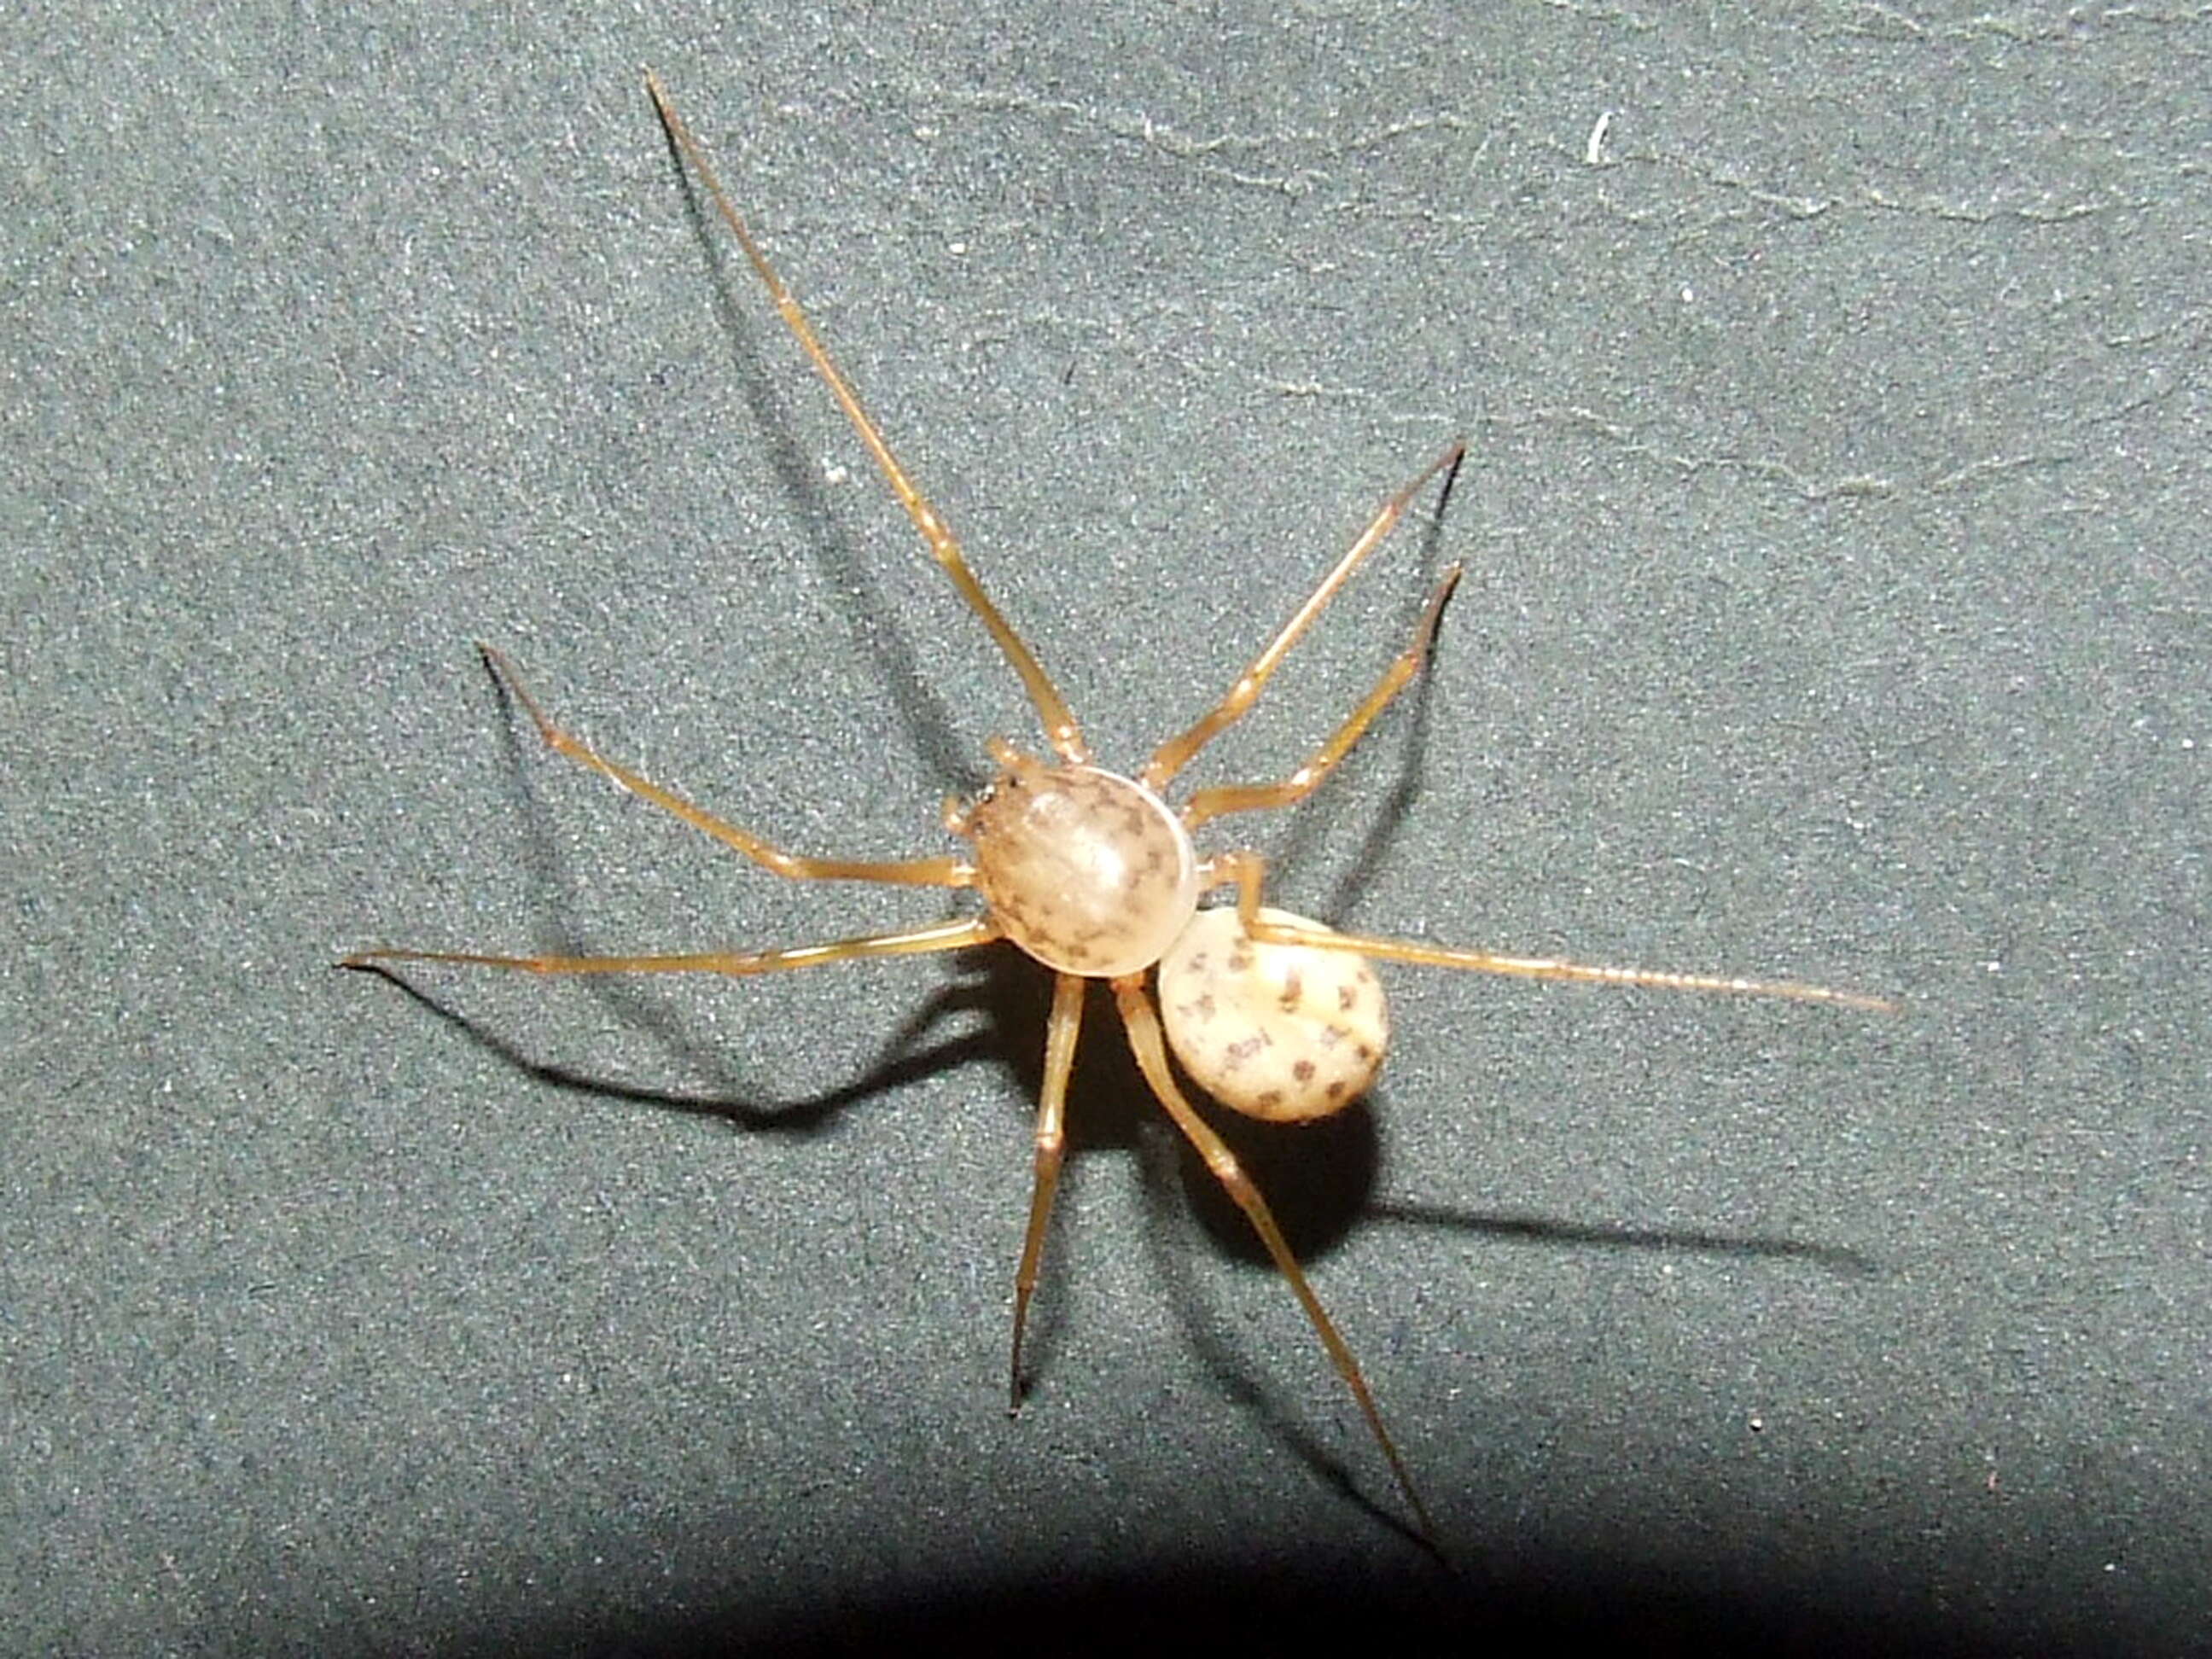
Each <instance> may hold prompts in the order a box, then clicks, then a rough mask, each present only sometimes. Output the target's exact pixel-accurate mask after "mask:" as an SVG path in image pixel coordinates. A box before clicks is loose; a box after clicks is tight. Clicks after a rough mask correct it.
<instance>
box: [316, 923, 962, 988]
mask: <svg viewBox="0 0 2212 1659" xmlns="http://www.w3.org/2000/svg"><path fill="white" fill-rule="evenodd" d="M998 936H999V928H998V924H997V923H996V922H994V921H992V920H991V919H990V918H989V917H988V916H958V917H955V918H954V919H953V920H951V921H938V922H931V923H929V924H928V925H927V926H926V927H902V928H900V929H899V930H898V931H897V932H896V933H870V934H866V935H865V936H863V937H861V938H859V939H836V940H833V941H831V942H830V943H829V944H827V945H785V946H782V947H781V948H779V949H776V950H772V951H698V952H695V953H692V954H690V955H684V956H647V957H557V956H556V957H489V956H479V955H477V953H476V952H475V951H393V950H375V951H355V952H354V953H353V955H351V956H349V957H346V958H345V959H344V960H343V961H342V962H340V963H338V966H339V967H341V968H359V969H366V970H368V971H369V972H371V973H381V972H383V971H385V964H386V963H396V962H444V963H457V964H459V965H460V966H462V967H465V968H511V969H517V970H518V971H520V972H522V973H526V974H730V975H747V974H775V973H782V972H786V971H787V970H789V969H794V968H819V967H821V966H822V965H823V963H831V962H850V961H853V960H855V959H857V958H859V957H918V956H926V955H928V954H929V953H930V952H932V951H960V950H965V949H966V948H967V947H968V946H969V945H986V944H988V943H989V942H990V941H991V940H993V939H996V938H998Z"/></svg>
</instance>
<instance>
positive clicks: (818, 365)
mask: <svg viewBox="0 0 2212 1659" xmlns="http://www.w3.org/2000/svg"><path fill="white" fill-rule="evenodd" d="M645 87H646V90H647V92H649V93H651V94H653V106H654V107H655V108H657V109H658V110H659V112H660V124H661V125H662V126H663V127H665V129H666V130H667V132H668V137H669V139H670V141H671V143H674V144H675V146H676V148H677V149H678V152H679V153H680V154H681V155H683V157H684V160H685V161H689V162H690V165H691V170H692V171H693V172H694V173H697V174H698V175H699V179H700V182H701V183H702V184H703V185H706V186H707V194H708V196H709V197H712V198H713V199H714V208H715V210H716V211H717V212H718V213H720V215H721V216H722V222H723V223H725V224H726V225H727V226H729V228H730V230H731V233H732V234H733V235H735V236H736V237H737V239H738V246H739V247H741V248H743V249H744V253H745V258H747V259H749V260H750V261H751V263H752V267H753V269H754V270H756V271H757V272H758V273H759V274H760V279H761V281H762V282H763V283H764V284H766V286H767V288H768V292H769V298H770V299H771V300H773V301H775V309H776V313H777V315H779V316H781V318H782V319H783V320H784V322H785V324H786V325H787V326H788V327H789V328H790V330H791V331H792V333H793V335H794V336H795V337H797V338H798V341H799V346H800V348H801V349H803V350H804V351H805V353H806V356H807V359H808V361H809V362H811V363H812V364H813V365H814V369H815V372H816V373H817V374H819V375H821V377H822V379H823V383H824V384H826V385H827V386H829V394H830V396H832V397H834V398H836V400H837V404H838V406H839V407H840V408H841V409H842V410H844V411H845V418H846V419H847V420H848V421H850V422H852V423H853V430H854V432H856V433H858V434H859V435H860V441H861V443H862V444H863V445H865V446H866V448H867V451H868V453H869V454H870V455H872V456H873V457H874V458H875V462H876V468H877V471H880V472H881V473H882V474H883V475H884V482H885V483H889V484H890V487H891V493H892V494H893V495H896V496H897V497H898V499H899V505H900V506H901V507H904V508H905V509H906V513H907V516H908V518H910V519H912V520H914V526H915V529H917V530H919V531H920V532H921V538H922V539H923V540H924V541H926V542H927V543H928V544H929V550H930V552H931V553H932V554H933V556H935V557H936V560H937V562H938V563H939V565H941V566H943V567H944V569H945V574H946V575H948V576H950V577H951V579H952V585H953V586H955V587H957V588H958V589H959V590H960V595H961V597H962V598H963V599H966V600H967V601H968V605H969V609H970V610H972V611H975V614H976V615H977V616H978V617H981V618H982V621H983V626H984V627H986V628H987V629H990V630H991V637H992V638H993V639H994V640H996V641H998V643H999V650H1000V654H1002V655H1003V656H1004V657H1005V658H1006V660H1007V662H1008V663H1010V664H1011V665H1012V666H1013V670H1014V672H1015V673H1017V674H1018V675H1020V676H1021V678H1022V684H1024V686H1026V687H1027V688H1028V690H1029V694H1030V702H1032V703H1034V704H1035V705H1036V711H1037V716H1038V718H1039V719H1041V720H1042V721H1043V722H1044V729H1045V735H1046V737H1047V738H1048V740H1049V741H1050V742H1051V744H1052V746H1053V748H1054V750H1055V751H1057V752H1058V754H1059V755H1060V757H1061V758H1062V759H1063V760H1065V761H1066V762H1068V763H1069V764H1071V765H1078V766H1079V765H1081V764H1083V763H1085V762H1087V761H1088V760H1089V759H1090V758H1091V750H1090V749H1089V747H1088V745H1086V744H1085V743H1084V741H1083V733H1082V731H1081V729H1080V728H1079V727H1078V726H1077V725H1076V723H1075V715H1074V714H1073V711H1072V710H1070V709H1069V708H1068V706H1067V700H1066V698H1065V697H1063V696H1060V690H1059V688H1058V687H1056V686H1054V684H1053V683H1052V678H1051V677H1050V676H1049V675H1048V674H1047V673H1046V672H1045V671H1044V669H1043V666H1042V665H1041V664H1039V663H1038V661H1037V659H1036V655H1035V654H1034V653H1031V651H1030V648H1029V647H1028V646H1027V645H1025V644H1024V643H1023V641H1022V638H1021V635H1018V634H1017V633H1015V632H1014V629H1013V625H1012V623H1009V622H1007V620H1006V618H1005V617H1003V616H1001V615H1000V613H999V608H998V606H996V605H993V604H992V603H991V600H990V597H989V596H988V595H987V594H986V593H985V592H983V588H982V585H981V583H980V582H978V581H977V580H975V573H974V572H973V571H971V570H970V569H969V568H968V560H967V557H966V556H965V555H963V553H962V552H961V550H960V544H959V542H958V541H957V540H956V539H954V538H953V534H952V532H951V530H950V529H948V528H947V527H946V526H945V520H943V519H941V518H939V516H938V513H937V509H936V508H935V507H932V506H931V505H930V504H929V501H928V500H927V498H926V497H925V496H924V495H922V493H921V490H919V489H916V488H915V485H914V483H913V481H912V480H911V479H909V478H908V477H907V474H906V469H905V468H904V467H902V466H901V465H899V463H898V458H897V457H896V455H894V454H892V453H891V447H890V444H889V443H887V442H885V441H884V435H883V433H882V432H881V431H880V430H879V429H878V428H877V425H876V422H875V420H874V418H873V417H872V416H870V415H869V413H868V411H867V409H866V405H864V404H862V403H861V402H860V394H859V393H858V392H854V390H853V387H852V384H851V382H850V381H848V380H846V378H845V376H844V373H843V371H842V370H841V369H840V368H838V367H837V365H836V362H835V361H834V360H832V358H831V357H830V356H829V348H828V347H826V346H824V345H823V343H822V342H821V339H820V338H819V337H817V335H816V334H815V332H814V326H813V325H812V324H811V323H809V322H808V321H807V320H806V313H805V312H804V311H803V310H801V309H800V308H799V301H798V300H797V299H795V298H794V297H793V295H792V292H791V290H790V289H787V288H786V287H785V286H784V283H783V278H782V277H781V276H778V275H776V271H775V266H773V265H771V264H769V262H768V256H767V255H766V254H764V253H763V252H761V250H760V246H759V245H758V244H757V243H756V242H755V241H754V240H753V239H752V233H751V232H750V231H748V230H747V229H746V228H745V223H744V220H743V219H740V218H739V217H738V210H737V209H736V208H735V207H733V206H732V205H731V203H730V198H729V196H728V194H727V193H726V191H724V190H723V189H722V183H721V180H720V179H718V178H716V177H715V175H714V167H713V166H712V165H711V164H710V163H709V162H708V160H707V152H706V150H705V149H704V148H702V146H701V144H700V143H699V142H698V140H697V139H696V138H694V137H692V136H691V130H690V128H689V127H687V126H685V125H684V118H683V117H681V116H679V115H678V114H677V112H676V106H675V103H674V102H673V100H671V99H670V97H669V95H668V92H667V89H666V88H664V87H663V86H662V85H661V84H660V81H659V76H655V75H654V74H653V72H652V71H651V70H647V71H646V76H645Z"/></svg>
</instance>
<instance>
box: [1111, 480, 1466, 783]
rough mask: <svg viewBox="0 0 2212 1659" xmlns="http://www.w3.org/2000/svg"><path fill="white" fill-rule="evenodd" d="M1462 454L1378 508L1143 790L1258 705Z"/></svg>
mask: <svg viewBox="0 0 2212 1659" xmlns="http://www.w3.org/2000/svg"><path fill="white" fill-rule="evenodd" d="M1466 453H1467V445H1466V443H1465V442H1464V441H1462V442H1458V443H1455V444H1453V445H1452V447H1450V448H1449V449H1447V450H1445V451H1444V453H1443V454H1441V455H1439V456H1437V458H1436V459H1434V460H1433V461H1431V462H1430V463H1429V464H1428V465H1426V466H1425V467H1423V468H1422V469H1421V470H1420V471H1419V473H1418V474H1416V475H1415V477H1414V478H1413V482H1412V483H1408V484H1407V486H1406V487H1405V488H1404V489H1401V490H1400V491H1399V492H1398V493H1397V494H1396V495H1393V496H1392V497H1391V498H1390V499H1389V501H1385V502H1383V510H1382V511H1381V512H1380V513H1376V515H1375V519H1374V521H1373V522H1372V523H1371V524H1370V525H1369V526H1367V528H1366V530H1365V531H1364V532H1362V534H1361V535H1360V538H1359V539H1358V541H1356V542H1354V543H1352V550H1351V551H1350V552H1348V553H1346V555H1345V556H1343V557H1342V558H1341V559H1339V560H1338V561H1337V562H1336V568H1335V569H1334V570H1332V571H1330V572H1329V573H1328V575H1326V576H1324V577H1322V583H1321V586H1319V587H1316V589H1314V591H1313V593H1312V595H1311V597H1310V598H1309V599H1307V600H1306V602H1305V603H1304V605H1300V606H1299V607H1298V611H1297V615H1296V616H1294V617H1291V619H1290V621H1289V622H1288V623H1285V624H1284V627H1283V631H1282V632H1281V633H1279V634H1278V635H1275V637H1274V638H1273V640H1271V641H1268V644H1267V649H1266V650H1264V651H1262V652H1261V653H1260V654H1259V655H1258V656H1256V657H1255V658H1253V659H1252V661H1251V665H1250V666H1249V667H1247V668H1246V669H1245V671H1243V673H1242V674H1239V675H1238V676H1237V683H1236V684H1234V685H1232V686H1231V687H1230V688H1229V695H1228V696H1225V697H1224V698H1222V700H1221V701H1220V702H1218V703H1216V704H1215V705H1214V706H1213V707H1212V708H1210V709H1208V710H1207V711H1206V713H1205V714H1203V715H1201V716H1200V718H1199V720H1198V721H1197V723H1196V724H1195V725H1194V726H1191V728H1190V729H1189V730H1188V731H1187V732H1183V733H1182V735H1180V736H1179V737H1174V738H1169V739H1168V740H1167V741H1166V742H1165V743H1164V744H1161V745H1160V746H1159V748H1158V750H1156V751H1155V752H1154V753H1153V756H1152V759H1151V760H1149V761H1147V762H1146V763H1145V769H1144V770H1143V771H1142V772H1141V773H1139V778H1140V779H1141V780H1142V781H1143V782H1144V785H1145V787H1146V788H1148V789H1152V790H1154V791H1158V790H1159V789H1161V788H1164V787H1166V785H1167V783H1168V781H1169V780H1170V779H1171V778H1173V777H1174V776H1175V775H1176V773H1178V772H1180V771H1182V769H1183V768H1184V767H1186V766H1188V765H1189V764H1190V762H1191V757H1193V756H1194V755H1196V754H1197V753H1198V751H1199V750H1201V749H1203V748H1205V747H1206V744H1209V743H1212V741H1213V740H1214V738H1218V737H1219V736H1220V735H1221V733H1222V732H1225V731H1227V730H1228V729H1229V728H1230V727H1231V726H1234V725H1235V724H1236V723H1237V721H1238V720H1242V719H1243V718H1244V714H1245V711H1246V710H1248V709H1249V708H1251V707H1252V705H1253V703H1254V702H1256V701H1257V700H1258V698H1259V696H1260V692H1261V689H1262V688H1263V687H1265V686H1266V684H1267V681H1268V679H1269V678H1270V677H1271V676H1272V675H1273V673H1274V671H1275V670H1276V669H1277V668H1278V667H1279V666H1280V665H1281V664H1282V660H1283V659H1284V657H1285V655H1287V654H1288V653H1289V652H1290V648H1291V647H1292V646H1294V645H1296V644H1297V642H1298V640H1299V637H1300V636H1301V635H1304V633H1305V631H1306V629H1309V628H1310V627H1312V626H1313V622H1314V618H1315V617H1318V616H1319V615H1321V612H1322V606H1324V605H1327V604H1328V602H1329V601H1330V600H1331V599H1334V598H1335V597H1336V590H1337V589H1338V588H1340V587H1341V586H1344V584H1345V583H1346V581H1348V580H1351V578H1352V572H1353V571H1355V570H1357V569H1358V568H1359V566H1360V563H1361V562H1362V561H1363V560H1364V559H1365V558H1366V557H1367V556H1368V555H1369V554H1370V553H1372V552H1373V551H1374V550H1376V547H1377V546H1379V545H1380V544H1381V543H1382V540H1383V538H1384V537H1385V536H1387V535H1389V533H1390V527H1391V526H1393V525H1395V524H1396V523H1397V522H1398V520H1400V519H1401V518H1402V517H1404V516H1405V512H1406V508H1407V507H1408V506H1410V505H1411V504H1412V502H1413V497H1414V496H1416V495H1419V494H1420V492H1421V487H1422V486H1423V485H1424V484H1425V483H1428V481H1429V480H1430V479H1431V478H1433V477H1436V476H1437V473H1439V472H1443V471H1450V472H1451V473H1452V475H1453V476H1454V477H1456V476H1457V475H1458V471H1459V463H1460V458H1461V457H1462V456H1463V455H1465V454H1466ZM1444 493H1445V494H1446V495H1449V494H1450V493H1451V486H1450V485H1449V483H1447V484H1446V485H1445V486H1444Z"/></svg>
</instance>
